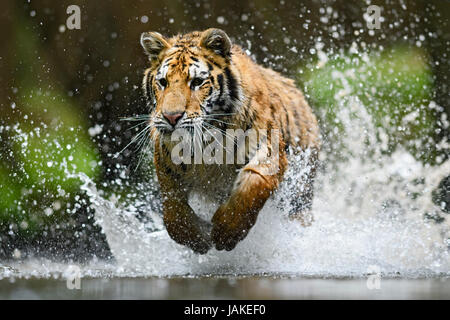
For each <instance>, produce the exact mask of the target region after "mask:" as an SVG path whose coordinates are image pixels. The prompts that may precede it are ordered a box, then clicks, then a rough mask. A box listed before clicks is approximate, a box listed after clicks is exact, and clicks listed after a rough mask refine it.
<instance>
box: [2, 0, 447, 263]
mask: <svg viewBox="0 0 450 320" xmlns="http://www.w3.org/2000/svg"><path fill="white" fill-rule="evenodd" d="M369 3H371V4H377V5H379V6H381V7H382V16H383V19H384V20H383V21H382V23H381V29H380V30H373V31H369V30H368V29H367V26H366V21H365V20H364V13H365V11H366V8H367V6H368V4H369ZM72 4H76V5H78V6H79V7H80V8H81V29H80V30H69V29H67V27H65V23H66V19H67V17H68V14H67V13H66V8H67V7H68V6H69V5H72ZM0 9H1V10H0V16H1V18H0V34H1V39H2V46H1V49H0V68H1V69H0V81H1V85H0V110H1V113H0V190H1V191H0V258H11V257H13V256H17V252H20V255H22V256H27V255H33V254H39V255H44V256H51V257H59V258H63V259H75V260H83V259H90V258H92V257H93V256H97V257H100V258H108V257H110V252H109V249H108V246H107V243H106V241H105V237H104V235H103V234H102V233H101V230H100V229H99V227H98V226H96V225H95V223H94V219H93V212H92V210H90V209H89V205H88V204H89V203H88V202H89V200H88V198H87V196H86V195H85V194H83V192H81V191H80V188H79V185H80V181H79V180H78V179H75V178H70V177H69V175H70V174H71V173H77V172H78V173H80V172H82V173H84V174H86V175H87V176H89V177H90V178H92V179H93V180H94V181H95V182H96V183H97V184H98V185H99V186H102V187H103V188H104V189H105V190H113V189H114V186H115V185H117V184H121V186H120V188H116V189H114V190H116V191H117V192H119V193H122V195H123V196H129V194H128V193H129V192H130V190H132V186H133V185H134V184H138V183H145V181H146V180H147V179H148V175H147V174H143V172H142V170H134V168H135V167H136V165H137V161H138V159H137V158H138V157H136V156H135V154H134V153H133V148H130V149H127V150H125V151H124V152H123V153H121V154H120V155H119V156H118V157H115V156H114V155H116V153H117V152H118V151H120V150H121V149H122V148H123V147H124V146H125V145H126V144H128V143H129V142H130V140H131V139H132V137H133V135H134V134H135V131H133V130H127V129H128V128H129V127H130V124H128V123H126V122H123V121H120V118H121V117H124V116H131V115H137V114H144V113H145V112H146V108H145V103H144V101H143V99H142V92H141V89H140V83H141V76H142V72H143V70H144V68H145V66H146V59H145V56H144V54H143V53H142V50H141V48H140V46H139V36H140V33H141V32H143V31H149V30H155V31H158V32H160V33H162V34H165V35H173V34H176V33H179V32H187V31H191V30H201V29H206V28H209V27H219V28H222V29H224V30H225V31H226V32H227V33H228V34H229V36H230V37H231V39H232V40H233V41H234V42H236V43H238V44H240V45H241V46H242V47H243V48H244V49H245V50H248V51H249V52H251V54H252V55H253V57H254V58H255V59H256V61H257V62H259V63H261V64H264V65H265V66H268V67H271V68H273V69H275V70H277V71H280V72H282V73H283V74H285V75H287V76H289V77H291V78H294V79H295V80H296V81H297V83H298V85H299V86H300V87H301V88H302V89H303V90H304V91H305V93H306V95H307V97H308V100H309V101H310V103H311V104H312V106H313V108H314V109H315V110H316V112H317V113H318V115H319V118H320V124H321V128H322V134H323V136H324V140H325V150H326V151H327V152H329V154H332V155H334V156H335V158H336V160H339V161H340V160H343V159H345V157H346V155H347V156H348V154H349V153H346V152H338V150H341V151H342V149H341V148H342V146H341V145H340V144H339V136H340V135H342V134H343V131H344V130H345V128H344V127H343V126H342V124H341V123H339V121H338V120H337V116H336V115H337V113H338V112H339V110H340V106H339V105H338V104H337V102H336V101H337V99H336V97H339V96H340V95H342V94H345V95H349V96H352V97H357V98H358V99H359V100H360V101H361V102H362V103H363V104H364V105H365V106H366V107H367V110H368V112H369V113H370V115H371V118H372V119H373V121H374V125H375V126H377V127H380V128H383V129H384V132H386V133H387V134H388V140H389V141H388V147H387V148H386V150H384V151H385V152H386V153H390V152H393V151H394V150H395V149H396V148H397V147H398V146H399V145H401V146H403V147H404V148H406V149H407V150H408V151H410V152H411V154H413V155H414V157H415V158H416V159H419V160H420V161H422V162H423V163H427V164H430V165H439V164H440V163H442V162H443V161H445V160H446V159H447V158H448V156H449V154H448V149H445V148H439V147H437V145H436V144H437V142H439V141H441V140H442V139H444V138H448V136H449V128H448V125H447V126H445V119H448V115H450V94H449V91H450V90H449V84H450V81H449V77H450V59H449V55H450V49H449V48H450V25H449V20H450V16H449V12H450V2H448V1H440V0H435V1H414V2H412V1H372V2H366V1H318V0H316V1H313V0H308V1H287V0H281V1H280V0H276V1H275V0H274V1H272V0H264V1H256V0H255V1H235V2H233V1H214V2H210V1H197V2H193V1H192V2H191V1H181V0H178V1H161V0H158V1H133V2H130V1H125V0H120V1H101V2H100V1H81V0H70V1H45V0H41V1H18V0H17V1H16V0H7V1H2V2H1V4H0ZM324 52H325V53H327V54H326V58H325V56H324V55H323V53H324ZM411 115H413V117H412V120H409V119H410V118H411ZM387 116H389V117H387ZM386 119H387V120H386ZM407 120H408V121H407ZM417 141H420V142H421V143H417ZM124 172H125V173H126V174H125V175H126V176H127V177H129V179H127V180H126V181H125V186H123V185H122V183H124V182H123V181H121V182H120V181H119V182H118V178H119V177H120V175H121V174H122V176H123V175H124ZM439 192H440V191H439ZM439 192H438V193H436V194H440V193H439ZM442 194H443V197H444V196H446V195H447V194H448V193H447V194H446V193H442ZM441 200H442V199H441V198H439V199H437V200H436V201H437V202H439V201H441Z"/></svg>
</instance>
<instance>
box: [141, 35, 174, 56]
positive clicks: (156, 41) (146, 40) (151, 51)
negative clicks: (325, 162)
mask: <svg viewBox="0 0 450 320" xmlns="http://www.w3.org/2000/svg"><path fill="white" fill-rule="evenodd" d="M141 46H142V48H144V51H145V53H146V54H147V55H148V56H149V57H150V59H151V60H153V59H156V58H157V57H158V56H159V54H160V53H161V51H163V50H164V49H167V48H169V43H168V42H167V40H166V39H165V38H164V37H163V36H162V35H161V34H159V33H158V32H143V33H142V34H141Z"/></svg>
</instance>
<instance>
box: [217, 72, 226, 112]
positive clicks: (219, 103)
mask: <svg viewBox="0 0 450 320" xmlns="http://www.w3.org/2000/svg"><path fill="white" fill-rule="evenodd" d="M217 82H218V83H219V90H220V91H219V96H218V97H217V101H216V103H217V104H218V105H219V106H223V105H224V104H225V101H221V99H222V95H223V74H219V75H218V76H217Z"/></svg>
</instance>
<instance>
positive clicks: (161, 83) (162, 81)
mask: <svg viewBox="0 0 450 320" xmlns="http://www.w3.org/2000/svg"><path fill="white" fill-rule="evenodd" d="M158 82H159V84H160V85H161V86H162V87H164V88H165V87H166V86H167V80H166V79H164V78H162V79H159V80H158Z"/></svg>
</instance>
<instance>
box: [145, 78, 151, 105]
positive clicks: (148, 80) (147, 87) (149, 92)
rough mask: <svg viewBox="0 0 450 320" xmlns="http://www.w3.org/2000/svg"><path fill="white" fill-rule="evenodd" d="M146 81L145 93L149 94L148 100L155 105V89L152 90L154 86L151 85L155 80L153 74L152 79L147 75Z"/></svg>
mask: <svg viewBox="0 0 450 320" xmlns="http://www.w3.org/2000/svg"><path fill="white" fill-rule="evenodd" d="M146 80H147V81H146V82H145V94H146V96H147V100H148V102H149V103H150V104H151V105H153V99H152V98H153V91H152V87H151V82H152V81H153V75H151V76H150V79H149V78H148V75H147V77H146Z"/></svg>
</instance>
